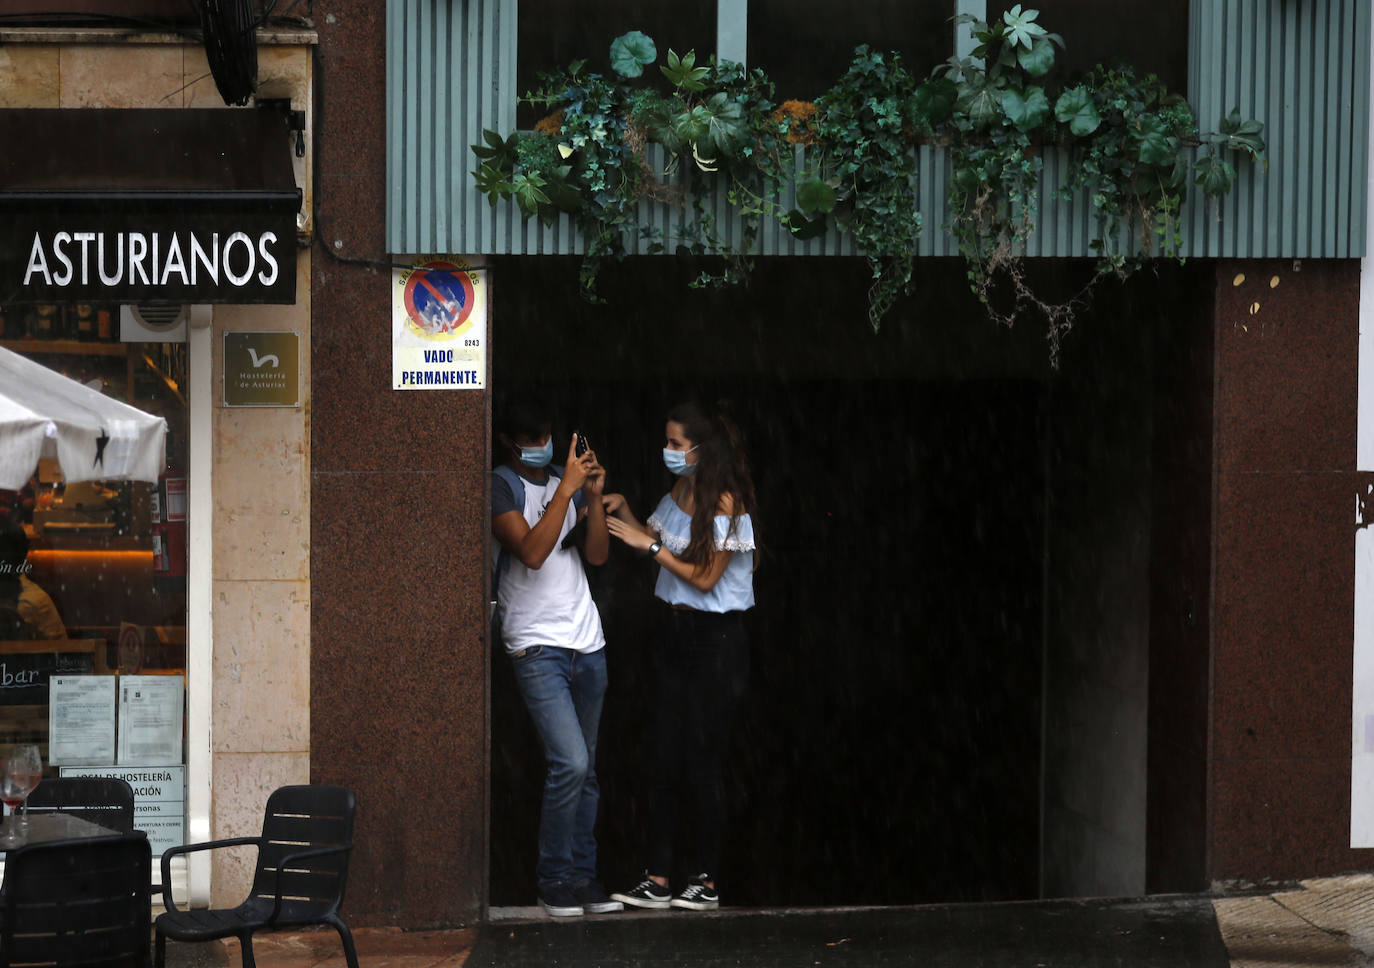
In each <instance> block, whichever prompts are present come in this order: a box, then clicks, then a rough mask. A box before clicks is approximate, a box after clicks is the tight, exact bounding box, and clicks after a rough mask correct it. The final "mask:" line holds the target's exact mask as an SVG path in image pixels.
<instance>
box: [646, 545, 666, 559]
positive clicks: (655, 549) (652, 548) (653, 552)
mask: <svg viewBox="0 0 1374 968" xmlns="http://www.w3.org/2000/svg"><path fill="white" fill-rule="evenodd" d="M662 550H663V545H662V544H661V543H660V542H658V541H655V542H654V543H653V544H651V545H649V557H650V558H654V557H657V556H658V553H659V552H660V551H662Z"/></svg>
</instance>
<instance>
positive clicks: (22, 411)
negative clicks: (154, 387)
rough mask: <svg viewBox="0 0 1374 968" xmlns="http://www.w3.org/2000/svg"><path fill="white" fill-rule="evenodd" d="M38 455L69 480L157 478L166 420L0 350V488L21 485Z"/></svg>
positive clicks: (163, 455) (163, 452) (164, 459)
mask: <svg viewBox="0 0 1374 968" xmlns="http://www.w3.org/2000/svg"><path fill="white" fill-rule="evenodd" d="M40 457H55V458H57V461H58V463H60V464H61V465H62V476H63V478H64V479H65V480H67V481H102V480H133V481H149V482H155V481H157V479H158V475H159V474H160V473H162V469H163V467H164V465H165V464H166V463H167V421H165V420H163V419H162V418H161V417H154V416H153V415H152V414H148V413H144V412H143V411H142V410H139V409H138V408H136V407H131V406H129V405H128V404H127V403H121V402H120V401H118V400H115V399H114V398H113V397H107V396H105V394H103V393H100V392H98V391H96V390H92V389H91V388H90V387H87V386H83V385H82V384H80V383H78V382H77V381H76V380H72V379H69V378H68V377H65V376H63V375H62V374H60V373H58V372H56V371H54V370H50V369H48V368H47V367H46V366H43V365H41V364H39V363H35V362H33V361H32V360H29V359H26V358H25V357H23V356H20V355H19V354H18V353H15V352H12V351H11V350H7V349H4V348H3V347H0V488H3V489H5V490H8V491H14V490H18V489H19V488H21V487H23V486H24V484H25V483H26V482H27V481H28V480H29V478H30V477H32V476H33V473H34V471H35V470H36V469H37V467H38V458H40Z"/></svg>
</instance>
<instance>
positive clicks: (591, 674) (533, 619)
mask: <svg viewBox="0 0 1374 968" xmlns="http://www.w3.org/2000/svg"><path fill="white" fill-rule="evenodd" d="M551 426H552V421H551V420H550V418H549V415H548V413H546V412H544V411H543V410H542V409H541V408H539V407H538V406H537V405H535V404H532V403H530V402H528V401H524V400H521V401H517V402H516V403H515V404H514V405H512V406H511V407H510V408H509V409H508V410H507V411H506V412H505V414H504V416H503V417H502V418H501V419H500V420H499V421H498V424H497V428H496V429H497V431H498V433H497V441H498V442H499V445H500V447H501V448H503V450H504V451H505V454H506V459H505V461H504V463H503V464H502V465H501V466H499V467H497V468H496V469H495V470H494V471H493V472H492V481H491V530H492V534H493V535H495V537H496V540H497V542H498V544H499V548H500V553H499V554H498V556H497V565H496V572H495V577H494V582H495V584H496V600H497V603H498V609H499V614H500V617H501V637H502V640H503V642H504V645H505V648H506V654H507V655H508V656H510V659H511V663H512V665H513V666H514V669H515V680H516V684H517V685H518V687H519V689H520V694H521V696H522V697H523V698H524V700H525V707H526V708H527V709H528V710H529V713H530V716H531V718H532V719H533V720H534V725H535V728H536V730H537V731H538V732H539V738H540V740H541V742H542V743H543V746H544V759H545V762H546V763H547V766H548V772H547V774H546V776H545V779H544V799H543V804H542V807H541V809H540V814H539V863H538V866H537V868H536V870H535V874H536V877H537V880H538V884H539V903H540V904H541V905H543V907H544V910H545V911H547V912H548V913H549V914H550V915H552V916H554V917H568V916H572V915H578V914H582V913H584V912H585V913H588V914H604V913H606V912H609V911H620V910H623V909H624V905H623V904H621V903H620V902H619V901H613V900H611V899H610V898H609V897H608V896H607V895H606V892H605V890H604V889H603V888H602V886H601V884H600V882H599V881H598V879H597V873H596V835H595V826H596V811H597V801H598V799H599V796H600V788H599V787H598V785H597V781H596V734H597V728H598V726H599V725H600V721H601V703H602V698H603V696H604V695H605V692H606V653H605V646H606V639H605V636H604V635H603V634H602V631H601V617H600V615H599V614H598V613H597V610H596V605H595V604H594V603H593V601H592V596H591V591H590V589H589V588H588V585H587V575H586V572H585V571H584V570H583V565H582V559H581V557H580V556H579V555H578V552H577V549H576V548H575V547H564V539H565V538H566V537H567V535H568V533H569V532H570V531H572V529H573V527H574V526H575V525H576V524H577V522H578V521H579V520H580V519H581V518H583V517H585V518H586V521H587V532H586V538H585V550H586V555H587V561H588V562H590V563H591V564H593V565H601V564H604V563H605V561H606V558H607V556H608V554H609V552H610V536H609V532H608V531H607V530H606V512H605V508H604V507H603V505H602V494H603V493H604V491H605V486H606V472H605V469H604V468H602V466H601V465H600V464H598V463H597V461H596V455H595V454H594V453H593V452H591V451H590V450H588V451H586V452H584V453H580V454H579V453H578V451H579V450H581V449H582V448H579V447H578V446H577V436H576V435H574V436H573V438H572V439H571V440H570V441H569V443H568V450H567V463H566V464H565V465H564V466H563V467H561V468H560V467H557V466H554V465H553V463H552V460H553V454H554V443H553V439H552V436H551Z"/></svg>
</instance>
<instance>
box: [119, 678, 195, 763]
mask: <svg viewBox="0 0 1374 968" xmlns="http://www.w3.org/2000/svg"><path fill="white" fill-rule="evenodd" d="M182 690H183V685H182V681H181V676H120V677H119V758H118V763H119V765H120V766H144V765H148V766H156V765H158V764H162V763H180V762H181V729H182V727H181V723H182V712H183V705H182Z"/></svg>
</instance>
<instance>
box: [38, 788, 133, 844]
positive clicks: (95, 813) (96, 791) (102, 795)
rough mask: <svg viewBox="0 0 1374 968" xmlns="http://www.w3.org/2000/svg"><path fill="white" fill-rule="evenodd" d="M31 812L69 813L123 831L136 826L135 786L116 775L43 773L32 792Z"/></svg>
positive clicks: (128, 830)
mask: <svg viewBox="0 0 1374 968" xmlns="http://www.w3.org/2000/svg"><path fill="white" fill-rule="evenodd" d="M25 809H26V810H28V812H29V813H57V812H59V811H60V812H62V813H70V814H73V815H75V816H78V817H81V818H82V819H83V820H89V821H90V822H91V823H98V824H100V825H101V826H102V827H109V828H110V829H111V830H117V831H119V832H121V833H130V832H132V831H133V829H134V788H133V787H131V786H129V783H128V781H127V780H122V779H120V778H119V777H117V776H61V777H44V779H43V781H42V782H41V783H39V784H38V786H36V787H34V789H33V792H32V793H30V794H29V799H28V804H27V806H26V807H25Z"/></svg>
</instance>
